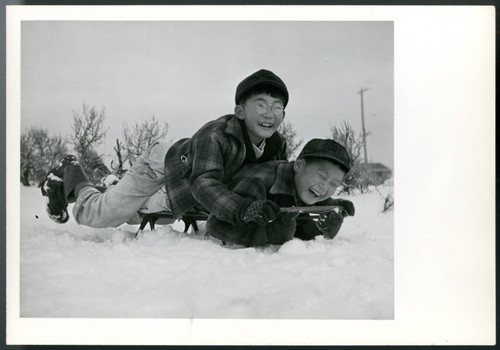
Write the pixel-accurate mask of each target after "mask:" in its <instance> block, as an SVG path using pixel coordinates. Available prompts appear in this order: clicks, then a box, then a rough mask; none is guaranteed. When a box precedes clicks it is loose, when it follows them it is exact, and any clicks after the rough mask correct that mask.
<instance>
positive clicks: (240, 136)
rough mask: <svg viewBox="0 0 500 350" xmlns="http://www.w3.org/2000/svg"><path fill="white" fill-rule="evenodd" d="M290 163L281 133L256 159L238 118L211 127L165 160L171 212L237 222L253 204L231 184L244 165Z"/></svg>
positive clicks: (221, 120) (224, 119)
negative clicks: (196, 213) (202, 212)
mask: <svg viewBox="0 0 500 350" xmlns="http://www.w3.org/2000/svg"><path fill="white" fill-rule="evenodd" d="M285 159H286V142H285V141H284V140H283V139H282V136H281V135H280V134H278V133H277V132H276V133H274V134H273V135H272V136H271V137H270V138H269V139H267V140H266V146H265V148H264V154H263V155H262V156H261V157H260V158H258V159H256V157H255V153H254V151H253V147H252V145H251V143H250V139H249V136H248V133H247V131H246V128H245V124H244V122H243V121H242V120H240V119H238V118H237V117H236V116H235V115H234V114H229V115H225V116H222V117H220V118H218V119H216V120H213V121H211V122H209V123H207V124H205V125H204V126H203V127H202V128H201V129H199V130H198V131H197V132H196V133H195V134H194V135H193V136H192V137H191V138H186V139H182V140H179V141H177V142H176V143H175V144H174V145H172V147H171V148H170V149H169V151H168V152H167V154H166V156H165V177H166V180H165V186H166V192H167V196H168V200H169V204H170V207H171V210H172V212H173V214H174V216H175V217H180V216H181V215H182V214H183V213H185V212H186V211H189V210H193V209H198V210H205V211H207V212H210V213H211V214H213V215H215V216H216V217H218V218H219V219H221V220H223V221H226V222H229V223H235V222H237V221H238V220H239V209H241V208H242V206H244V205H245V204H247V203H248V202H249V201H250V200H249V199H248V198H243V197H241V196H239V195H237V194H235V193H233V192H231V191H230V190H229V189H228V188H227V186H226V185H225V183H227V182H228V181H230V180H231V179H232V178H233V176H234V174H235V173H236V172H237V171H238V170H239V169H240V167H241V166H242V165H244V164H248V163H261V162H266V161H269V160H285Z"/></svg>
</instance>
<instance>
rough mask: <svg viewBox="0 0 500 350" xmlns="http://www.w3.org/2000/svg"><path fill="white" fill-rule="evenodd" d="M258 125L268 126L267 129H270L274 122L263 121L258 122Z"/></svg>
mask: <svg viewBox="0 0 500 350" xmlns="http://www.w3.org/2000/svg"><path fill="white" fill-rule="evenodd" d="M259 126H262V127H263V128H268V129H272V128H273V126H274V124H272V123H264V122H260V123H259Z"/></svg>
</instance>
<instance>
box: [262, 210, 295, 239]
mask: <svg viewBox="0 0 500 350" xmlns="http://www.w3.org/2000/svg"><path fill="white" fill-rule="evenodd" d="M298 215H299V213H283V214H280V215H279V216H278V218H277V219H276V220H274V221H273V222H270V223H269V224H267V226H266V233H267V240H268V242H269V244H283V243H285V242H286V241H289V240H291V239H292V238H293V235H294V234H295V227H296V226H297V223H296V221H295V218H296V217H297V216H298Z"/></svg>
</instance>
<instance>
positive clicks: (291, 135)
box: [278, 121, 303, 160]
mask: <svg viewBox="0 0 500 350" xmlns="http://www.w3.org/2000/svg"><path fill="white" fill-rule="evenodd" d="M278 132H279V133H280V134H281V135H282V136H283V137H284V139H285V141H286V154H287V157H288V159H289V160H290V159H291V158H292V157H293V154H294V152H295V151H296V150H297V148H299V146H300V145H301V144H302V142H303V140H302V139H300V140H298V141H297V140H296V137H297V132H296V131H295V129H294V127H293V125H292V123H291V122H289V121H284V122H283V123H281V125H280V127H279V128H278Z"/></svg>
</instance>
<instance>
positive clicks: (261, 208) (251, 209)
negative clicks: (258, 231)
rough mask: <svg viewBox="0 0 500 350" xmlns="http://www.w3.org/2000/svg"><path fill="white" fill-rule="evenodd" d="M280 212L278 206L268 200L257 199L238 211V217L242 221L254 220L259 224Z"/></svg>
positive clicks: (270, 219)
mask: <svg viewBox="0 0 500 350" xmlns="http://www.w3.org/2000/svg"><path fill="white" fill-rule="evenodd" d="M279 213H280V207H279V206H278V205H277V204H276V203H274V202H272V201H270V200H259V201H255V202H251V203H250V204H248V205H246V206H244V207H243V208H242V210H241V211H240V219H241V221H242V222H243V223H249V222H256V223H257V224H259V225H260V226H264V225H266V224H267V223H268V222H269V221H272V220H274V219H276V217H277V216H278V214H279Z"/></svg>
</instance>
